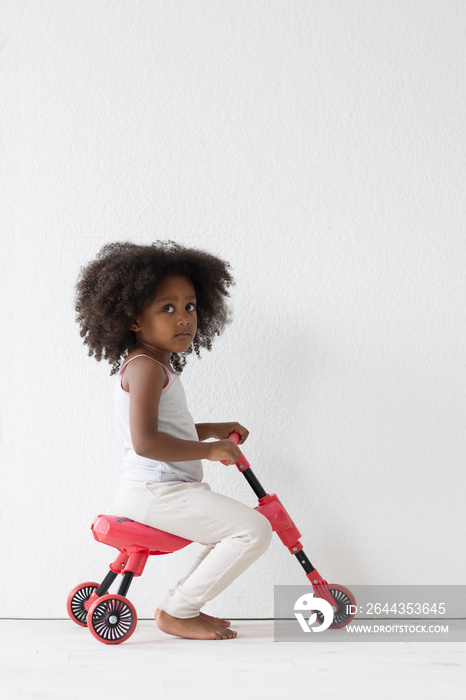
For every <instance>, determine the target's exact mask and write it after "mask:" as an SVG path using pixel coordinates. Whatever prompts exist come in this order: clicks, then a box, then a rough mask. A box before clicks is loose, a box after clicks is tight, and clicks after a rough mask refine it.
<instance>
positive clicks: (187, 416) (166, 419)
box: [114, 354, 203, 481]
mask: <svg viewBox="0 0 466 700" xmlns="http://www.w3.org/2000/svg"><path fill="white" fill-rule="evenodd" d="M136 357H149V359H150V360H153V361H154V362H157V360H154V358H153V357H150V356H149V355H143V354H141V355H135V356H134V357H132V358H131V360H128V362H126V364H123V366H122V367H121V369H120V371H119V373H118V375H117V378H116V383H115V391H114V407H115V413H114V424H115V429H116V432H117V435H119V436H120V438H121V439H122V442H123V456H122V462H121V471H122V477H123V479H130V480H131V481H202V477H203V469H202V461H201V460H200V459H197V460H193V461H189V462H159V461H157V460H155V459H149V458H147V457H142V456H141V455H138V454H136V452H135V451H134V448H133V443H132V441H131V431H130V427H129V402H130V393H129V391H125V389H123V386H122V384H121V379H122V376H123V372H124V370H125V368H126V366H127V365H128V364H129V363H130V362H131V361H132V360H134V359H135V358H136ZM158 364H159V365H161V366H162V367H163V368H164V370H165V371H166V373H167V375H168V384H167V386H166V387H164V389H162V394H161V396H160V403H159V411H158V429H159V431H160V432H161V433H168V434H169V435H173V436H174V437H177V438H181V439H182V440H197V441H199V437H198V434H197V431H196V426H195V425H194V420H193V418H192V416H191V413H190V412H189V409H188V405H187V403H186V394H185V391H184V388H183V385H182V383H181V379H180V377H179V376H178V375H177V374H174V373H173V372H170V371H169V370H168V369H167V368H166V367H165V366H164V365H162V363H161V362H158Z"/></svg>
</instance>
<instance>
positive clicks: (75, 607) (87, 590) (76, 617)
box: [66, 581, 100, 627]
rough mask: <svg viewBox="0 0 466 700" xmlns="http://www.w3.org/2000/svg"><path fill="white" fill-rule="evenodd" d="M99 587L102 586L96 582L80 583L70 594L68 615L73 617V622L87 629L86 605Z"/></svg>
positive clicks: (67, 606) (67, 604)
mask: <svg viewBox="0 0 466 700" xmlns="http://www.w3.org/2000/svg"><path fill="white" fill-rule="evenodd" d="M99 586H100V584H99V583H95V581H89V582H88V583H80V584H79V585H77V586H76V588H73V590H72V591H71V593H70V594H69V596H68V600H67V603H66V609H67V611H68V615H69V616H70V617H71V619H72V620H73V622H76V624H77V625H81V626H82V627H87V610H86V608H85V607H84V604H85V603H86V601H88V600H89V598H90V597H91V596H92V595H93V593H94V591H95V590H96V589H97V588H98V587H99Z"/></svg>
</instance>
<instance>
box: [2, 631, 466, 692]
mask: <svg viewBox="0 0 466 700" xmlns="http://www.w3.org/2000/svg"><path fill="white" fill-rule="evenodd" d="M231 626H232V628H233V629H236V630H237V631H238V637H237V638H236V639H232V640H219V641H199V640H185V639H180V638H177V637H171V636H168V635H166V634H164V633H163V632H160V631H159V630H158V628H157V626H156V625H155V622H152V621H150V620H139V621H138V626H137V629H136V631H135V632H134V634H133V635H132V637H131V638H130V639H129V640H128V641H127V642H124V643H123V644H119V645H115V646H112V645H105V644H102V643H100V642H98V641H97V640H95V639H94V637H92V636H91V634H90V632H89V630H88V629H86V628H85V627H79V626H78V625H76V624H74V623H73V622H72V621H71V620H0V697H1V699H2V700H10V699H11V700H13V699H16V698H18V700H19V699H21V700H24V699H28V698H44V699H46V700H52V699H54V698H57V699H59V700H72V699H73V700H94V699H95V700H100V699H104V700H106V699H107V698H114V699H116V700H119V699H120V698H121V699H123V698H124V699H125V700H132V698H137V699H138V700H139V699H140V698H142V699H145V698H151V699H152V698H154V699H157V700H161V699H163V698H174V699H175V700H178V699H179V700H181V699H183V700H184V698H189V700H198V699H199V698H209V699H210V698H219V699H220V698H226V699H227V700H230V698H231V700H233V699H234V700H249V699H250V698H257V699H258V700H265V699H266V698H267V700H268V699H271V700H294V699H295V698H296V699H297V698H300V699H301V698H302V699H303V700H311V699H312V700H314V699H316V700H326V699H327V698H332V699H333V698H338V699H340V698H342V700H352V699H353V698H354V699H356V698H357V699H358V700H366V699H367V700H369V699H370V700H403V699H405V698H406V699H409V700H418V699H419V700H466V663H465V659H466V643H462V642H454V643H445V642H442V643H440V642H416V643H414V642H413V643H405V642H383V643H381V642H367V643H361V642H346V643H342V642H340V643H333V642H330V643H320V644H319V643H300V642H274V641H273V621H264V620H261V621H255V620H241V621H232V625H231Z"/></svg>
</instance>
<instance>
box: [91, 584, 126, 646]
mask: <svg viewBox="0 0 466 700" xmlns="http://www.w3.org/2000/svg"><path fill="white" fill-rule="evenodd" d="M137 619H138V618H137V615H136V610H135V609H134V606H133V605H132V603H130V602H129V600H128V599H127V598H125V597H124V596H122V595H117V594H113V595H112V594H107V595H104V596H102V597H101V598H98V599H97V600H96V601H95V603H93V604H92V606H91V608H90V610H89V613H88V616H87V625H88V627H89V629H90V631H91V633H92V634H93V635H94V637H95V638H96V639H98V640H99V642H103V643H104V644H121V642H125V641H126V640H127V639H129V638H130V637H131V635H132V634H133V632H134V630H135V629H136V623H137Z"/></svg>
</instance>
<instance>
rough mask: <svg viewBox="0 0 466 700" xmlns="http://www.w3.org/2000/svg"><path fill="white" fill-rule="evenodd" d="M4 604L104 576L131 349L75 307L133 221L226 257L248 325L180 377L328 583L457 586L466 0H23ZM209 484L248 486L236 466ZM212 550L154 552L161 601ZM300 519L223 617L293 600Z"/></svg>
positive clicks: (7, 167) (7, 135)
mask: <svg viewBox="0 0 466 700" xmlns="http://www.w3.org/2000/svg"><path fill="white" fill-rule="evenodd" d="M0 8H1V10H2V14H3V22H2V23H1V27H2V28H1V30H0V35H1V36H0V39H1V41H0V45H1V54H0V56H1V58H0V60H1V66H0V88H1V101H0V119H1V138H0V167H1V172H0V175H1V180H2V188H3V193H4V196H3V198H2V201H1V203H0V206H1V207H2V210H1V220H2V238H1V241H2V248H3V255H2V269H1V284H2V308H1V314H2V331H3V342H2V344H1V346H2V347H1V352H2V365H1V366H2V382H1V384H2V389H1V395H2V399H3V400H2V402H1V409H0V457H1V492H0V514H1V520H0V527H1V532H2V559H3V567H2V594H1V596H0V616H4V617H5V616H14V617H48V616H51V617H64V616H66V611H65V603H66V598H67V595H68V592H69V590H70V589H71V588H72V587H73V586H74V585H76V584H77V583H79V582H81V581H86V580H94V579H100V578H102V577H103V575H104V573H105V571H106V567H107V564H108V563H109V561H110V557H111V556H113V550H110V549H109V548H107V547H104V546H103V545H100V544H97V543H95V542H94V540H93V539H92V536H91V532H90V530H89V527H90V523H91V522H92V520H93V518H94V516H95V515H96V514H97V513H100V512H105V511H106V510H108V509H109V508H110V504H111V501H112V496H113V491H114V488H115V485H116V481H117V478H118V465H119V443H118V442H117V437H116V435H115V434H114V432H113V421H112V390H113V381H114V377H112V378H110V376H109V372H110V366H109V365H107V364H104V363H103V362H102V363H100V364H99V363H97V362H96V361H95V359H93V358H89V357H88V356H87V348H86V347H85V346H84V345H82V340H81V338H80V336H79V332H78V326H77V325H76V323H75V321H74V311H73V286H74V283H75V280H76V278H77V275H78V272H79V267H80V265H82V264H84V263H86V262H87V261H88V260H90V259H91V258H92V257H93V256H94V255H95V254H96V252H97V251H98V250H99V248H100V247H101V245H102V244H103V243H105V242H108V241H112V240H127V239H129V240H133V241H135V242H141V243H147V242H150V241H153V240H156V239H157V238H173V239H175V240H178V241H180V242H181V243H183V244H186V245H193V246H195V247H200V248H206V249H208V250H210V251H212V252H213V253H216V254H218V255H220V256H222V257H224V258H226V259H228V260H229V261H230V262H231V264H232V267H233V272H234V275H235V278H236V283H237V285H236V287H235V288H233V290H232V306H233V309H234V322H233V324H232V325H230V326H229V327H228V328H227V330H226V332H225V334H224V335H223V336H222V337H221V338H218V339H217V340H216V341H215V343H214V347H213V350H212V352H211V353H208V352H206V351H204V352H203V357H202V360H201V361H198V360H197V358H196V357H195V356H193V357H192V358H191V359H190V362H189V364H188V366H187V368H186V369H185V371H184V373H183V375H182V379H183V383H184V386H185V390H186V393H187V396H188V403H189V406H190V409H191V412H192V414H193V416H194V418H195V420H196V421H197V422H204V421H224V420H239V421H240V422H242V423H243V424H244V425H246V426H247V427H248V429H249V430H250V437H249V440H248V441H247V443H246V444H245V446H244V453H245V455H246V456H247V457H248V459H249V460H250V462H251V465H252V467H253V469H254V470H255V471H256V474H257V475H258V477H259V478H260V479H261V481H262V482H263V484H264V486H265V487H266V488H267V489H268V490H269V491H272V492H273V491H275V492H276V493H277V494H278V495H279V496H280V498H281V500H282V501H283V502H284V504H285V505H286V506H287V507H288V509H289V511H290V513H291V515H292V516H293V518H294V519H295V521H296V524H297V525H298V527H299V529H300V530H301V532H302V542H303V544H304V549H305V551H306V553H307V554H308V556H309V558H310V559H311V561H312V562H313V563H314V564H315V565H316V566H318V568H319V569H320V570H321V572H322V574H323V575H324V576H325V577H326V578H327V579H328V580H329V581H337V582H340V583H343V584H346V585H350V584H351V583H353V584H362V583H405V584H406V583H413V584H414V583H423V582H425V583H460V582H462V581H464V577H465V574H466V565H465V560H464V557H461V556H459V550H458V544H459V543H460V544H461V543H462V542H463V540H464V536H465V534H466V533H465V529H464V516H463V514H464V488H465V469H464V467H465V453H466V438H465V430H464V426H465V420H466V405H465V379H466V377H465V364H464V350H465V341H466V322H465V314H464V298H465V296H464V295H465V285H464V278H465V258H466V242H465V237H464V211H465V205H466V197H465V188H464V166H465V155H466V153H465V141H464V112H465V95H466V92H465V71H464V67H465V57H466V51H465V46H464V29H465V21H466V4H465V3H461V2H449V1H445V0H438V1H436V2H434V1H433V0H431V1H428V2H413V1H405V0H403V1H397V2H361V1H355V0H353V2H351V3H347V2H336V1H334V2H323V1H321V2H304V1H297V0H261V1H254V0H253V1H251V0H235V1H234V2H224V1H219V0H215V1H214V0H211V1H210V2H209V1H206V0H205V1H199V0H184V1H182V2H179V1H177V0H165V1H163V2H162V1H154V0H150V1H149V0H147V1H144V2H142V1H135V2H131V3H128V2H123V1H122V0H121V1H120V0H119V1H115V0H112V1H110V0H106V1H103V0H102V1H101V2H91V1H87V2H86V1H83V0H79V2H78V1H76V2H71V1H69V0H55V1H53V0H42V1H39V2H37V1H36V2H32V1H26V2H25V1H24V0H23V1H21V0H15V1H14V2H13V1H10V2H5V1H3V2H1V3H0ZM204 464H205V473H206V479H207V480H208V481H209V482H210V483H211V485H212V488H214V489H217V490H219V491H221V492H222V493H225V494H227V495H230V496H232V497H234V498H237V499H240V500H242V501H244V502H246V503H248V504H250V505H255V498H254V495H253V493H252V491H250V489H249V487H248V486H247V484H246V482H245V481H244V479H243V478H242V477H241V475H240V474H239V473H238V472H237V471H236V469H235V468H233V467H231V468H226V467H224V466H223V465H221V464H214V463H211V462H205V463H204ZM196 547H198V545H193V546H192V548H191V550H189V549H188V550H184V551H182V552H178V553H176V554H174V555H172V556H171V557H165V558H161V559H158V560H151V561H150V562H149V563H148V567H147V571H146V573H145V574H144V576H143V578H142V579H139V580H137V581H135V582H134V584H133V588H132V592H131V591H130V598H131V600H132V601H133V602H134V603H135V605H136V608H137V610H138V614H139V615H140V616H141V617H150V616H151V615H152V613H153V610H154V607H155V604H156V603H157V601H158V599H159V598H160V596H162V595H163V594H164V591H165V588H166V587H167V586H169V585H171V584H173V583H175V582H176V580H177V578H178V577H180V576H181V575H182V574H183V572H184V571H185V569H186V568H187V567H188V566H189V563H190V561H191V560H192V559H193V558H194V556H195V553H196V551H197V550H196ZM303 582H305V579H304V574H303V572H302V570H301V568H300V567H299V565H298V564H297V563H296V562H295V561H294V560H293V559H292V558H291V556H290V555H289V554H288V553H287V551H286V550H285V548H284V547H283V546H282V544H281V543H280V541H279V540H278V538H276V537H275V538H274V540H273V543H272V545H271V547H270V549H269V550H268V551H267V553H266V554H265V555H264V556H263V557H262V558H261V560H259V562H257V563H256V564H254V565H253V567H251V569H249V570H248V571H247V572H245V573H244V574H243V575H242V576H241V577H240V578H239V579H237V581H235V582H234V584H233V585H232V586H231V587H230V588H229V589H228V590H227V591H225V592H224V593H222V594H221V595H220V596H219V597H218V598H217V599H216V600H215V601H213V602H212V603H211V604H210V605H209V607H208V608H207V611H210V612H212V613H214V614H222V615H228V616H230V617H271V616H273V585H274V584H292V583H296V584H300V583H303Z"/></svg>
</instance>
